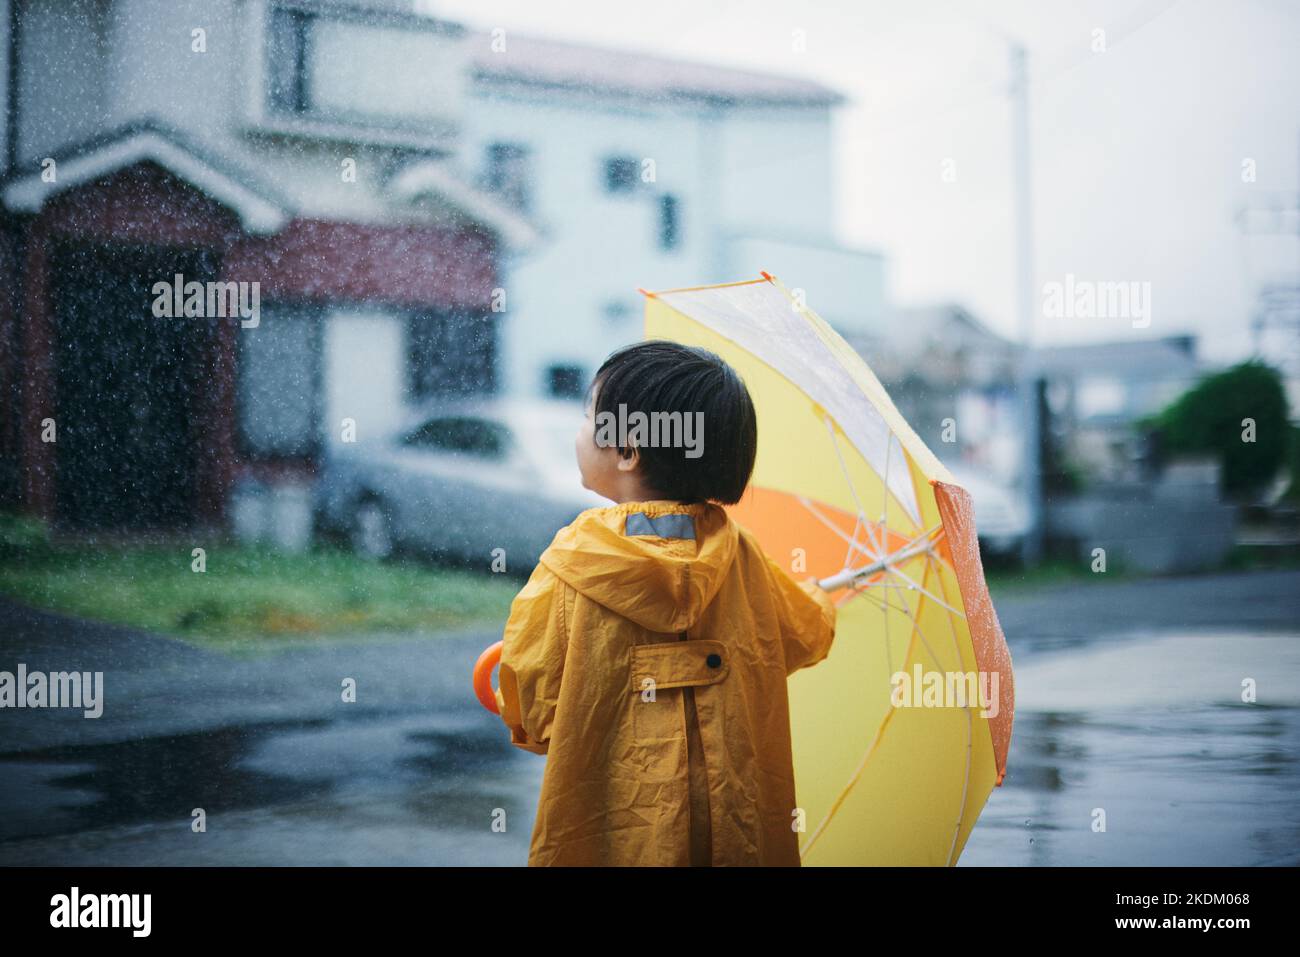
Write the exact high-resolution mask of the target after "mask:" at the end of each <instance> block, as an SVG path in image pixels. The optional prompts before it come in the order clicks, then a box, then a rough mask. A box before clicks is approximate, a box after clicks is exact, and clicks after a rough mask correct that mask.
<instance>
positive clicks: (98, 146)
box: [0, 120, 288, 233]
mask: <svg viewBox="0 0 1300 957" xmlns="http://www.w3.org/2000/svg"><path fill="white" fill-rule="evenodd" d="M55 152H56V156H57V159H58V162H59V176H58V180H57V181H56V182H52V183H49V182H46V181H45V179H44V178H43V177H42V175H41V174H42V170H41V169H40V168H35V169H31V170H28V171H23V170H19V171H16V172H15V173H14V174H13V175H12V176H10V177H8V178H7V179H6V180H5V181H4V185H3V189H2V191H0V196H2V197H3V201H4V205H5V206H6V207H8V208H9V209H16V210H20V211H22V212H27V213H31V212H36V211H37V210H39V209H40V208H41V206H43V205H44V204H45V201H46V200H47V199H49V198H50V197H51V196H53V195H56V194H57V193H61V192H63V191H65V190H68V189H71V188H73V187H75V186H79V185H81V184H82V183H88V182H92V181H94V180H96V179H98V178H100V177H101V176H104V175H106V174H108V173H112V172H114V171H116V170H119V169H125V168H127V167H129V166H134V165H135V164H137V163H140V162H144V161H148V162H152V163H154V164H156V165H158V166H161V167H162V168H163V169H166V170H168V171H169V172H171V173H173V174H175V175H176V176H177V177H179V178H180V179H183V180H185V181H186V182H187V183H190V184H192V185H193V186H195V187H196V188H197V189H199V190H201V191H202V192H203V193H205V194H207V195H208V196H211V197H212V198H213V199H215V200H217V201H218V202H220V203H222V204H224V205H226V206H228V207H229V208H230V209H232V210H233V211H234V212H235V213H236V214H237V215H238V216H239V218H240V222H241V223H242V224H243V227H244V229H246V230H247V231H248V232H250V233H273V232H276V231H278V230H279V229H281V228H282V227H283V226H284V225H285V223H286V222H287V221H288V212H287V209H286V204H285V202H284V197H283V196H280V195H278V193H277V191H276V190H274V189H273V188H271V187H270V186H269V185H268V184H266V183H265V182H263V181H262V180H261V178H260V177H258V176H256V175H254V174H252V173H251V172H249V171H248V170H243V169H239V168H238V167H237V166H236V165H234V164H232V163H231V162H230V161H229V160H228V159H227V158H225V157H222V156H219V155H217V154H216V153H215V152H214V151H212V150H210V149H207V148H205V147H202V146H200V145H198V144H197V143H195V142H194V141H192V140H191V139H190V138H189V137H187V136H185V135H184V134H182V133H181V132H180V131H178V130H174V129H171V128H169V127H166V126H164V125H162V124H160V123H157V122H154V121H151V120H140V121H136V122H132V123H128V124H126V125H125V126H121V127H118V128H117V129H114V130H110V131H108V132H105V133H103V134H100V135H97V136H95V137H93V138H91V139H88V140H85V141H83V142H80V143H76V144H73V145H70V146H68V147H66V148H64V149H60V150H57V151H55Z"/></svg>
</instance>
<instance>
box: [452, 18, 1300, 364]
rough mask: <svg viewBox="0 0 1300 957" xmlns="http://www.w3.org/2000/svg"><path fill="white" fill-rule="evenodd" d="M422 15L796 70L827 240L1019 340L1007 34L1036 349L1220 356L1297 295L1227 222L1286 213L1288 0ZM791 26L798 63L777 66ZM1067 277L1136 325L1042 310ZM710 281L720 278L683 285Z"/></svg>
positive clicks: (787, 53)
mask: <svg viewBox="0 0 1300 957" xmlns="http://www.w3.org/2000/svg"><path fill="white" fill-rule="evenodd" d="M436 9H437V11H438V12H440V13H441V14H442V15H444V16H447V17H449V18H451V19H455V20H459V21H461V22H464V23H467V24H470V25H473V26H478V27H494V26H502V27H505V28H506V29H507V30H509V29H511V28H513V29H517V30H520V31H526V32H529V33H539V34H545V35H552V36H557V37H561V38H564V39H569V40H575V41H580V42H592V43H596V44H600V45H604V46H612V47H622V48H628V49H640V50H647V51H654V52H657V53H661V54H665V55H671V56H679V57H684V58H689V59H696V60H703V61H707V62H713V63H719V64H730V65H734V66H740V67H747V68H755V69H761V70H770V71H773V72H779V73H794V74H801V75H806V76H811V77H813V78H816V79H818V80H820V81H822V82H824V83H826V84H828V85H830V86H832V87H834V88H835V89H837V90H839V91H841V92H843V93H844V94H846V95H847V96H848V97H849V98H850V102H849V103H848V104H846V105H845V106H843V107H841V108H840V112H839V117H838V120H837V127H836V132H837V157H836V161H837V170H836V172H837V192H838V195H839V198H840V215H839V221H838V223H837V224H836V231H837V234H838V237H839V239H840V240H841V241H843V242H845V243H847V244H850V245H856V246H865V247H874V248H878V249H880V250H881V251H883V252H884V253H885V254H886V255H887V256H888V259H889V264H890V265H889V281H890V289H889V292H890V295H891V298H892V299H893V301H894V302H896V303H899V304H903V305H908V304H915V303H923V302H929V301H934V300H941V299H949V300H955V301H959V302H961V303H963V304H964V305H966V306H967V307H968V308H970V309H972V310H973V311H974V312H975V313H976V314H977V315H979V316H980V317H981V318H983V319H984V320H985V321H986V322H987V323H988V324H989V325H990V326H991V327H993V328H995V329H997V330H999V331H1002V332H1005V333H1007V334H1009V335H1016V334H1018V329H1019V324H1018V319H1017V315H1016V288H1015V282H1016V279H1015V242H1014V235H1013V230H1012V226H1013V217H1012V210H1013V205H1012V196H1013V192H1012V189H1013V167H1012V163H1011V155H1012V152H1011V142H1012V136H1011V117H1012V113H1011V110H1010V106H1009V100H1008V97H1007V88H1008V81H1009V77H1010V71H1009V67H1008V62H1009V52H1008V50H1009V43H1010V41H1011V40H1012V39H1015V40H1018V41H1019V42H1021V43H1023V44H1024V46H1025V47H1026V49H1027V50H1028V52H1029V63H1030V87H1031V108H1030V124H1031V143H1032V149H1031V155H1032V182H1033V197H1034V216H1033V222H1034V226H1033V228H1034V249H1035V272H1036V281H1035V290H1036V298H1035V306H1036V312H1037V318H1036V323H1037V325H1036V330H1037V336H1038V337H1039V340H1040V341H1042V342H1065V341H1079V340H1083V339H1097V338H1124V337H1135V336H1153V335H1167V334H1174V333H1179V332H1184V331H1192V332H1196V333H1198V334H1199V335H1200V336H1201V341H1202V351H1203V353H1205V354H1207V355H1209V356H1211V357H1213V358H1216V359H1232V358H1237V357H1239V356H1243V355H1245V354H1247V353H1248V352H1249V348H1250V340H1249V334H1248V327H1247V321H1248V317H1249V314H1250V310H1251V305H1252V303H1253V301H1254V290H1255V283H1256V282H1257V281H1258V279H1259V278H1260V277H1262V276H1265V275H1266V274H1268V275H1271V276H1276V275H1277V274H1278V273H1279V270H1281V271H1282V272H1285V273H1290V278H1291V279H1292V280H1293V281H1294V279H1295V272H1296V270H1297V269H1300V241H1297V239H1296V238H1295V237H1294V236H1286V235H1281V236H1279V235H1277V234H1273V235H1269V234H1267V233H1265V234H1263V235H1257V236H1255V238H1252V239H1247V238H1245V236H1244V234H1243V230H1242V228H1241V227H1240V226H1239V225H1238V223H1237V221H1236V214H1237V212H1238V210H1239V209H1240V208H1241V207H1243V206H1245V205H1255V206H1268V205H1270V204H1276V203H1277V202H1279V201H1284V202H1287V203H1290V204H1292V205H1294V203H1295V201H1296V197H1297V191H1298V190H1300V55H1297V51H1300V0H1172V2H1171V0H1127V2H1123V0H978V2H975V0H969V2H968V0H951V2H944V0H908V2H906V3H902V2H899V3H887V4H886V3H865V2H861V0H855V2H849V0H845V2H835V0H812V2H807V0H806V2H800V3H796V2H790V0H655V2H653V3H611V2H609V0H547V2H545V3H539V2H537V0H440V2H438V3H437V4H436ZM795 30H802V31H804V35H805V37H806V47H807V49H806V52H803V53H797V52H794V50H793V49H792V47H793V44H792V42H791V37H792V35H793V32H794V31H795ZM1096 31H1104V38H1103V37H1102V36H1101V35H1100V34H1098V33H1097V32H1096ZM1099 40H1104V47H1105V49H1104V52H1096V51H1094V46H1100V45H1101V43H1099ZM1248 160H1249V161H1253V170H1254V176H1255V181H1254V182H1250V183H1246V182H1243V172H1242V170H1243V162H1245V161H1248ZM945 170H947V171H948V172H949V175H948V177H947V178H945V176H944V173H945ZM946 179H947V180H951V181H946ZM1292 223H1294V220H1292ZM756 268H758V267H756ZM1067 273H1069V274H1073V275H1074V276H1075V278H1076V280H1083V281H1094V282H1106V281H1108V282H1118V281H1123V282H1147V283H1150V287H1149V288H1150V325H1149V327H1147V328H1143V329H1135V328H1133V322H1132V321H1130V320H1129V319H1125V318H1111V319H1103V318H1092V319H1079V318H1072V319H1064V318H1051V317H1048V316H1045V315H1043V309H1042V306H1043V299H1044V296H1043V288H1044V284H1046V283H1049V282H1052V281H1058V282H1064V280H1065V277H1066V274H1067ZM728 278H740V277H721V276H701V277H700V281H701V282H712V281H722V280H725V279H728ZM783 278H785V277H783ZM789 281H793V282H797V281H798V280H797V277H789Z"/></svg>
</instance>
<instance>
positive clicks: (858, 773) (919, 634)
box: [800, 585, 940, 858]
mask: <svg viewBox="0 0 1300 957" xmlns="http://www.w3.org/2000/svg"><path fill="white" fill-rule="evenodd" d="M893 587H894V588H895V589H897V590H898V591H899V592H902V588H901V587H900V586H898V585H894V586H893ZM854 591H855V592H859V593H860V591H861V590H860V589H859V588H857V587H856V586H855V587H854ZM902 598H903V607H902V608H901V609H899V610H901V611H902V612H903V614H905V615H907V617H908V619H909V620H910V621H911V622H912V645H913V646H915V644H916V640H917V639H918V638H919V639H920V640H921V644H923V645H925V649H926V651H928V652H930V657H931V658H932V659H933V660H934V662H935V663H936V664H939V663H940V662H939V657H938V655H936V654H935V653H934V649H933V648H931V647H930V642H929V641H927V640H926V637H925V632H923V631H922V630H921V624H920V622H918V621H917V620H916V618H915V617H914V616H913V615H912V613H911V612H910V611H909V610H908V609H907V598H906V596H905V595H904V596H902ZM885 601H886V603H887V602H888V599H886V600H885ZM890 607H896V606H892V605H891V606H890ZM916 607H917V612H918V613H919V612H920V608H921V599H920V596H917V599H916ZM885 628H886V639H885V641H886V648H888V641H889V639H888V628H889V613H888V612H886V613H885ZM911 650H912V649H911V648H909V649H908V654H907V655H905V656H904V657H903V660H904V661H906V660H907V658H908V657H909V656H910V654H911ZM892 673H893V671H892V667H891V670H890V674H892ZM897 710H898V708H897V706H896V705H895V704H894V703H893V701H890V704H889V711H888V712H887V713H886V714H885V719H884V720H883V721H882V722H880V727H878V728H877V729H876V734H875V737H873V738H872V739H871V744H870V745H869V746H868V747H867V750H866V752H865V753H864V754H863V755H862V760H861V761H860V762H858V766H857V769H856V770H855V771H854V772H853V775H852V776H851V777H850V778H849V782H848V783H847V784H846V785H844V788H843V790H841V791H840V793H839V796H838V797H837V798H836V799H835V801H834V803H832V804H831V807H830V810H828V811H827V812H826V816H825V817H823V818H822V821H821V823H820V824H818V825H817V830H815V831H813V835H812V837H810V838H809V839H808V843H807V845H805V847H804V849H803V850H802V851H801V852H800V857H801V858H803V857H806V856H807V855H808V852H809V851H811V850H812V848H813V845H814V844H815V843H816V842H817V838H819V837H820V836H821V835H822V832H824V831H825V830H826V828H827V827H828V826H829V825H830V823H831V820H832V819H833V818H834V817H835V814H836V812H838V811H839V809H840V806H841V805H842V804H843V803H844V800H845V798H847V797H848V796H849V792H850V791H852V790H853V787H854V785H856V784H857V783H858V781H859V780H860V779H861V777H862V773H863V771H865V770H866V767H867V762H868V761H870V760H871V756H872V755H873V754H874V753H875V751H876V746H877V745H878V744H879V743H880V738H881V736H882V735H883V734H884V731H885V728H886V726H887V725H888V724H889V722H890V720H891V719H892V718H893V716H894V712H895V711H897Z"/></svg>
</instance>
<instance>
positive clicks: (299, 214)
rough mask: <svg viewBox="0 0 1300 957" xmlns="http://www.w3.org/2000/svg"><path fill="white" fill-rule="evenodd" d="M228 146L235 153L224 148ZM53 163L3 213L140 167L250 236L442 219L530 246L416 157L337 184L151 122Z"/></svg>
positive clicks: (11, 184)
mask: <svg viewBox="0 0 1300 957" xmlns="http://www.w3.org/2000/svg"><path fill="white" fill-rule="evenodd" d="M231 143H233V144H235V145H236V146H237V149H230V148H229V146H228V145H227V144H231ZM54 155H55V157H56V158H57V159H58V162H59V177H58V182H57V183H47V182H45V181H44V180H43V179H42V177H41V172H42V171H41V169H40V168H39V167H35V166H29V167H28V168H25V169H22V170H19V171H17V172H15V173H14V174H13V175H12V176H10V177H9V178H7V179H6V180H4V181H3V184H2V185H0V199H2V200H3V203H4V205H5V206H6V207H8V208H9V209H15V210H20V211H23V212H35V211H36V210H39V209H40V208H41V206H42V205H44V203H45V201H46V200H47V199H49V198H50V197H51V196H52V195H55V194H56V193H58V192H62V191H63V190H67V189H70V188H72V187H75V186H78V185H80V184H82V183H87V182H91V181H93V180H95V179H97V178H99V177H101V176H104V175H105V174H107V173H111V172H114V171H116V170H119V169H125V168H127V167H129V166H133V165H135V164H136V163H139V162H142V161H148V162H153V163H155V164H157V165H158V166H161V167H162V168H164V169H166V170H167V171H168V172H170V173H172V174H174V175H175V176H177V177H178V178H180V179H182V180H184V181H185V182H187V183H189V184H191V185H192V186H194V188H196V189H198V190H200V191H201V192H203V193H204V194H205V195H208V196H211V197H212V198H213V199H216V200H217V201H218V202H221V203H223V204H224V205H226V206H228V207H229V208H230V209H232V210H233V211H234V212H235V213H236V214H237V215H238V216H239V218H240V222H241V224H242V225H243V228H244V229H245V230H247V231H248V232H250V233H263V234H265V233H275V232H278V231H279V230H280V229H282V228H283V227H284V226H285V225H286V224H287V223H288V222H289V221H290V220H291V219H294V218H301V219H318V220H323V221H327V222H355V223H375V224H396V223H421V222H425V221H426V220H428V219H429V218H431V217H435V216H441V215H450V216H452V217H454V218H458V219H461V220H465V221H469V222H473V223H477V224H479V225H482V226H483V227H485V228H486V229H488V230H490V231H491V232H493V233H495V234H497V235H498V236H500V237H501V239H502V240H503V241H504V242H505V243H506V244H507V245H511V246H516V247H524V246H527V245H530V244H531V243H532V242H534V241H535V240H536V239H537V235H538V234H537V232H536V230H535V229H534V228H533V227H532V225H531V224H530V223H529V222H528V221H527V220H525V219H524V218H523V217H521V216H520V215H519V214H517V213H516V212H514V211H513V210H511V209H510V208H508V207H507V206H505V205H504V204H503V203H502V202H501V201H500V200H498V199H497V198H496V197H494V196H491V195H489V194H487V193H484V192H482V191H481V190H478V189H476V188H474V187H473V186H471V185H470V184H468V183H465V182H463V181H462V180H461V179H460V178H459V177H458V176H457V175H456V174H455V173H453V172H452V171H451V169H450V168H449V167H447V166H445V164H444V163H442V162H441V161H439V160H436V159H429V158H423V157H418V156H417V157H415V158H413V159H409V160H407V161H406V162H405V163H404V164H402V165H399V166H396V167H395V168H394V169H392V170H391V171H390V175H389V176H388V177H387V178H383V177H358V179H357V181H356V182H345V181H344V180H343V178H342V177H341V176H339V175H338V169H337V166H336V165H335V159H334V157H333V155H332V154H328V153H326V154H322V155H324V157H325V158H324V160H320V161H317V162H312V157H311V155H310V153H309V151H305V150H303V151H298V150H294V149H286V148H284V147H283V146H282V145H279V144H276V143H274V142H271V141H267V140H245V139H242V138H239V137H231V138H228V139H226V140H223V141H222V145H218V144H217V143H214V142H211V141H210V140H201V139H199V138H198V137H196V136H194V135H193V134H191V133H187V132H183V131H181V130H178V129H175V128H173V127H171V126H168V125H166V124H164V123H160V122H158V121H157V120H155V119H152V118H144V119H140V120H135V121H132V122H130V123H127V124H125V125H123V126H120V127H117V128H115V129H112V130H109V131H107V132H105V133H103V134H100V135H98V136H95V137H93V138H91V139H88V140H85V141H82V142H80V143H74V144H70V145H68V146H66V147H63V148H60V149H58V150H55V151H54ZM272 183H274V184H275V185H274V186H272V185H271V184H272Z"/></svg>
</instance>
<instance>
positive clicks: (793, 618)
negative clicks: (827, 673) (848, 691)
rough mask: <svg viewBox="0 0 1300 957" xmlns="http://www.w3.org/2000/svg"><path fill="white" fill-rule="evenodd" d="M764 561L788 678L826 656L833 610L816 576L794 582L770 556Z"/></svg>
mask: <svg viewBox="0 0 1300 957" xmlns="http://www.w3.org/2000/svg"><path fill="white" fill-rule="evenodd" d="M764 557H765V558H766V559H767V567H768V571H769V574H770V578H771V581H772V589H773V592H774V594H775V596H776V608H777V614H778V616H779V617H780V628H781V649H782V651H783V652H784V653H785V673H786V675H787V677H788V676H789V675H791V674H793V673H794V672H796V671H798V670H799V669H800V668H807V667H809V666H811V665H815V664H817V662H819V661H821V660H822V659H823V658H825V657H826V656H827V655H828V654H830V651H831V643H832V641H834V639H835V619H836V614H837V609H836V607H835V603H834V602H833V601H831V596H830V595H828V594H827V593H826V592H825V591H823V590H822V589H821V587H820V586H819V585H818V584H817V576H815V575H809V576H808V577H807V578H804V579H801V580H800V581H795V580H794V579H793V578H791V577H790V575H789V574H787V573H786V571H785V569H784V568H782V567H781V566H780V565H778V564H777V563H776V562H775V561H773V560H772V558H771V556H764Z"/></svg>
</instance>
